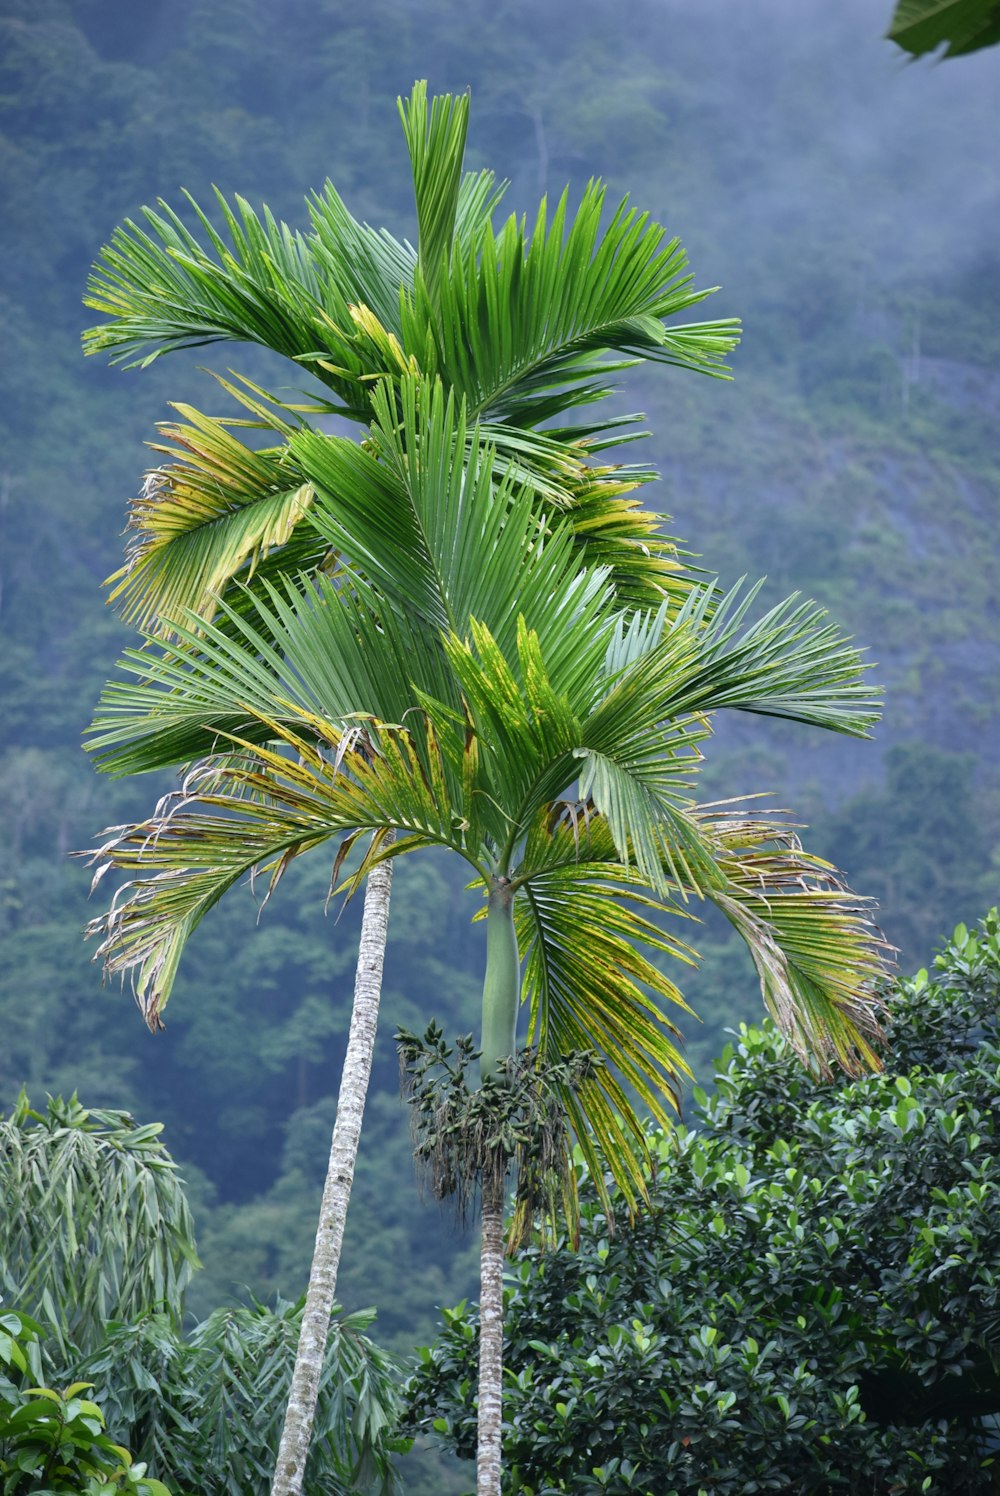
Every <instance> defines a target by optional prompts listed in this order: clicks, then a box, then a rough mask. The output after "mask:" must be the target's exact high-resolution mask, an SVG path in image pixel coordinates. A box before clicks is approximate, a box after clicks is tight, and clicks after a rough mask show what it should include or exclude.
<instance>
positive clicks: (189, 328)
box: [84, 193, 372, 419]
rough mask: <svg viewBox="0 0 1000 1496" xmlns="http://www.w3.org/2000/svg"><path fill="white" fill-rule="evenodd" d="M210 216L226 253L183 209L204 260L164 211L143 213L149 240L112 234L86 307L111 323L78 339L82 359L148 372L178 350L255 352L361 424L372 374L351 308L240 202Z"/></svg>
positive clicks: (291, 243) (129, 228)
mask: <svg viewBox="0 0 1000 1496" xmlns="http://www.w3.org/2000/svg"><path fill="white" fill-rule="evenodd" d="M216 197H217V202H218V206H219V209H220V212H221V214H222V217H223V220H224V222H225V225H226V229H227V232H228V234H229V239H230V243H229V244H227V243H226V242H225V240H224V238H223V237H222V235H221V234H220V233H219V232H218V231H217V230H216V229H215V228H214V226H213V225H212V223H211V221H210V220H209V218H208V216H207V214H206V213H205V212H203V210H202V209H201V208H200V207H199V206H198V204H197V203H196V202H195V201H194V199H193V198H190V197H189V198H188V201H189V203H190V205H191V208H192V210H193V212H194V213H195V215H196V216H197V218H198V221H199V223H200V225H201V228H202V230H203V232H204V234H205V237H206V240H207V241H208V244H209V245H210V246H211V252H210V251H209V250H208V249H206V248H205V247H204V245H203V244H202V243H201V242H200V241H199V240H198V238H197V237H196V235H195V234H194V233H192V231H191V230H190V229H189V228H188V227H187V226H186V224H185V223H184V221H183V220H182V218H181V217H180V216H179V214H177V213H176V212H175V211H174V209H173V208H171V207H169V205H168V204H166V203H164V202H162V201H161V202H160V203H159V204H158V208H159V211H156V210H154V209H153V208H144V209H143V217H144V218H145V220H146V224H147V226H148V232H147V231H146V230H145V229H143V228H142V227H140V225H139V224H137V223H135V222H134V221H133V220H131V219H127V220H126V221H125V223H124V225H122V226H121V227H120V228H118V229H116V230H115V233H114V235H113V236H112V239H111V242H110V244H107V245H105V246H104V248H103V249H102V250H101V253H100V255H99V257H98V260H97V262H96V264H95V266H94V269H93V271H92V273H91V276H90V279H89V281H88V286H87V295H86V297H85V304H86V305H87V306H88V307H90V308H91V309H92V310H94V311H97V312H101V313H103V314H104V315H105V317H106V318H107V319H108V320H107V321H105V322H103V323H100V324H98V326H96V327H92V328H89V329H88V330H87V331H86V332H85V333H84V348H85V351H86V352H88V353H96V352H100V351H107V352H108V353H110V355H111V358H112V361H113V362H122V361H123V360H128V361H129V366H130V367H131V366H134V365H136V364H138V365H140V366H144V365H146V364H149V363H151V362H152V361H153V360H154V359H156V358H158V357H159V356H160V355H161V354H163V353H167V352H169V351H170V350H171V349H175V348H194V347H200V346H202V345H203V344H205V343H213V342H218V341H220V340H235V341H237V342H252V343H259V344H261V345H262V346H264V347H265V348H271V349H273V350H274V351H275V352H277V353H281V354H284V355H285V356H286V357H288V358H291V359H295V360H297V361H299V362H306V363H308V365H309V367H310V368H311V369H312V370H313V372H314V373H315V374H316V375H317V377H318V378H319V379H320V380H321V381H322V382H324V383H326V384H327V385H329V386H330V387H331V388H332V389H333V390H334V391H335V392H336V394H337V395H338V397H339V399H340V401H341V408H342V410H343V413H345V414H348V415H351V416H354V417H358V418H361V419H363V418H364V414H365V411H366V408H367V401H366V400H365V398H364V389H363V386H361V385H359V383H358V381H359V380H360V379H361V378H362V377H363V376H364V375H365V374H369V373H371V372H372V371H371V369H370V368H368V367H366V365H365V362H364V359H363V358H362V356H361V355H360V354H359V351H358V348H357V346H356V341H355V339H354V336H353V327H352V324H351V320H350V313H349V303H348V301H347V299H346V298H345V297H344V295H343V294H342V292H341V291H340V289H339V287H338V285H337V283H336V281H335V280H334V279H333V278H332V277H331V274H330V269H329V267H328V265H326V264H321V263H320V262H319V261H318V260H317V258H316V256H315V255H314V253H313V252H312V248H311V246H310V244H309V242H308V241H307V239H306V238H305V236H303V235H302V234H301V233H298V232H297V231H293V230H292V229H290V228H289V227H288V226H287V225H286V224H283V223H277V222H276V221H275V219H274V218H273V217H272V215H271V213H270V212H269V211H268V210H267V209H265V210H264V214H263V218H262V219H261V218H258V217H257V215H256V214H255V213H254V211H253V209H252V208H251V207H250V205H249V204H248V203H247V202H245V201H244V200H243V199H242V198H237V199H236V200H235V207H231V206H230V205H229V203H228V202H227V201H226V199H225V198H224V197H223V196H222V194H221V193H217V194H216Z"/></svg>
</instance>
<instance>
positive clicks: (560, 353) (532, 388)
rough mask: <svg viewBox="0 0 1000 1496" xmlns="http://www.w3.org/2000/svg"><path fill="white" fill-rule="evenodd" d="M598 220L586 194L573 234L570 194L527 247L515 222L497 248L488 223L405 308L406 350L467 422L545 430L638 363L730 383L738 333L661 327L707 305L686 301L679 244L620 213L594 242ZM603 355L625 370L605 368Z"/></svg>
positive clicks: (717, 327)
mask: <svg viewBox="0 0 1000 1496" xmlns="http://www.w3.org/2000/svg"><path fill="white" fill-rule="evenodd" d="M603 208H604V188H603V186H602V185H601V184H600V183H591V184H590V185H589V186H588V188H587V189H586V191H585V193H584V197H583V201H582V202H581V204H580V207H579V209H578V210H577V213H576V215H575V216H574V217H573V219H572V221H571V222H569V223H567V197H566V195H565V194H564V195H563V197H562V198H561V200H560V202H559V205H558V207H557V209H556V212H555V215H554V217H553V220H552V222H551V224H549V223H548V220H547V213H546V207H545V203H544V201H543V204H542V206H541V208H540V210H539V214H538V217H537V219H536V222H535V226H534V230H533V233H532V235H531V237H530V239H529V237H528V236H527V232H526V229H525V226H524V224H523V223H520V224H519V223H518V221H517V220H516V219H513V218H511V219H510V220H509V221H508V222H507V224H506V225H505V226H504V228H503V229H502V230H501V232H500V234H499V236H497V237H494V235H493V232H492V229H491V228H490V226H489V224H488V223H486V224H484V227H483V231H482V234H481V235H480V238H479V240H478V243H476V244H473V245H472V246H470V248H469V250H468V251H467V252H466V253H465V254H464V255H461V256H455V257H454V259H453V261H452V264H451V268H450V272H449V274H448V275H447V277H442V280H441V284H440V288H439V295H438V298H437V299H436V300H433V301H432V299H431V298H430V296H429V295H427V294H426V292H422V290H421V288H420V287H419V286H417V287H415V289H414V293H413V297H412V299H410V298H406V299H404V304H403V318H402V341H403V344H404V347H406V348H408V349H412V350H413V351H414V352H417V353H418V357H420V360H421V367H422V368H424V370H425V372H428V373H437V374H439V375H440V376H441V378H442V379H443V380H444V381H445V383H446V384H447V385H448V386H449V387H450V388H454V389H455V390H457V391H458V392H459V393H460V394H462V395H464V396H465V397H466V399H467V400H468V402H469V408H470V411H471V412H472V413H473V414H474V415H476V416H482V417H484V418H485V419H488V420H497V421H505V422H508V423H510V424H512V425H536V424H538V422H539V421H541V420H550V419H552V418H553V417H554V416H556V415H557V414H559V413H561V412H565V411H568V410H570V409H572V408H573V407H574V406H576V405H579V404H586V403H589V402H590V401H592V400H594V399H600V398H601V397H602V396H603V395H604V394H606V393H607V392H608V390H609V388H610V386H609V383H608V380H609V376H610V375H611V374H613V373H615V372H617V371H619V370H621V369H622V368H624V367H627V364H628V361H629V359H631V358H633V357H641V358H651V359H654V360H655V361H657V362H664V363H672V364H677V365H679V366H682V367H686V368H693V369H698V370H700V371H702V372H706V373H714V374H722V373H725V368H724V364H723V360H724V358H725V355H726V354H727V353H728V352H729V351H731V349H732V347H733V345H734V343H735V341H736V336H737V334H736V329H737V324H736V322H735V321H733V320H728V321H721V322H712V323H702V324H696V325H684V326H671V327H668V326H666V325H665V323H666V319H668V318H672V317H676V316H677V315H679V314H680V313H682V312H684V311H685V310H687V309H688V308H690V307H691V306H693V305H695V304H696V303H697V302H699V301H701V300H703V299H704V297H705V296H706V295H708V294H710V293H709V292H706V291H701V292H699V291H694V290H692V289H691V284H690V277H689V276H688V275H686V274H685V271H686V259H685V256H684V253H683V250H682V249H681V247H680V245H679V244H678V242H677V241H676V240H669V241H665V235H664V231H663V229H662V228H661V227H660V226H659V225H658V224H655V223H652V222H651V221H650V219H649V217H648V215H645V214H639V213H637V212H636V211H635V210H634V209H630V208H629V207H628V204H627V202H623V203H622V204H621V205H620V206H619V208H618V210H617V211H616V212H615V214H614V215H613V217H612V219H611V222H610V223H609V224H608V226H607V228H606V230H605V231H604V233H603V234H601V232H600V223H601V216H602V212H603ZM424 349H426V350H428V351H427V354H426V355H424V354H422V353H421V352H419V350H424ZM609 351H610V352H616V353H619V354H625V355H627V358H626V359H625V361H624V362H623V361H622V360H621V359H620V358H619V359H618V360H617V361H615V362H612V363H610V364H607V363H605V361H604V358H603V355H604V354H605V353H607V352H609ZM431 357H432V358H433V362H432V363H431V362H429V361H428V360H429V359H430V358H431Z"/></svg>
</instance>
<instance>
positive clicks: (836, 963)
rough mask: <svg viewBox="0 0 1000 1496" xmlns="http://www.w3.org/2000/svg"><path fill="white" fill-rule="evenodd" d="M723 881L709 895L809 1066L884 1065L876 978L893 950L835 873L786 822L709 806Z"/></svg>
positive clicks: (866, 906) (854, 1069)
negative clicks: (805, 847) (734, 932)
mask: <svg viewBox="0 0 1000 1496" xmlns="http://www.w3.org/2000/svg"><path fill="white" fill-rule="evenodd" d="M703 825H704V827H705V830H706V832H707V833H708V834H709V835H711V836H712V837H713V838H716V839H717V841H718V846H719V855H718V864H717V865H718V869H719V873H720V875H721V878H720V881H718V882H717V883H715V884H714V885H709V886H706V887H705V888H704V890H703V892H704V893H705V894H706V896H707V897H708V898H709V899H711V901H712V902H713V903H715V904H716V905H718V907H719V908H720V909H721V910H722V911H723V913H724V914H725V915H726V917H727V918H728V919H729V920H730V922H731V923H732V924H733V925H734V927H735V928H736V929H737V930H738V931H739V933H740V935H741V936H742V937H743V939H744V941H745V942H746V944H747V947H748V949H749V951H750V954H751V956H752V957H753V960H754V964H755V966H756V968H757V973H758V976H759V977H760V984H761V991H762V992H763V995H764V1001H765V1003H766V1004H767V1007H768V1009H769V1010H770V1012H771V1014H772V1015H773V1017H774V1019H775V1021H776V1022H777V1023H778V1025H779V1027H780V1028H781V1030H782V1032H783V1033H784V1034H785V1035H786V1036H787V1037H788V1039H789V1040H790V1041H791V1043H792V1045H793V1046H794V1048H795V1050H796V1051H797V1053H798V1054H799V1055H800V1056H801V1057H802V1059H803V1061H804V1062H806V1063H813V1064H815V1065H817V1066H818V1068H819V1069H820V1071H821V1072H822V1073H823V1074H829V1073H830V1070H831V1065H832V1064H833V1063H836V1064H837V1065H838V1066H840V1068H841V1069H844V1070H846V1071H847V1072H848V1073H849V1074H855V1075H856V1074H861V1073H863V1072H864V1071H865V1070H871V1069H878V1068H879V1066H880V1061H879V1059H878V1056H877V1054H876V1053H875V1050H874V1048H873V1047H872V1046H873V1043H874V1041H875V1040H876V1039H877V1038H878V1037H879V1034H880V1028H879V1012H880V1007H881V1001H880V998H879V995H878V987H879V984H880V983H881V982H882V981H883V980H884V977H885V974H886V958H887V956H888V955H889V954H890V951H891V948H890V947H889V946H887V945H886V944H885V942H884V941H883V939H882V937H881V935H880V933H879V931H878V930H877V928H876V926H875V924H874V921H873V918H872V916H873V912H874V908H875V905H874V902H873V901H872V900H871V899H864V898H860V897H859V896H858V895H857V894H855V893H852V892H851V890H850V889H849V888H848V887H847V886H846V885H845V884H844V883H843V882H842V881H841V879H840V877H839V875H838V874H837V872H836V869H834V868H832V867H831V866H830V864H829V863H827V862H824V861H823V859H822V858H819V857H815V856H811V855H810V854H809V853H808V852H805V851H804V850H803V848H802V846H801V844H800V842H799V840H798V838H797V837H796V836H795V834H794V833H793V832H792V831H791V830H790V829H789V828H788V827H787V826H786V825H783V824H782V823H781V822H780V821H777V820H773V819H771V820H767V819H750V818H748V817H746V816H743V815H741V814H740V813H739V812H737V811H728V810H720V811H716V812H709V813H707V814H706V815H705V817H704V818H703Z"/></svg>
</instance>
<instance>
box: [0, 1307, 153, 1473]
mask: <svg viewBox="0 0 1000 1496" xmlns="http://www.w3.org/2000/svg"><path fill="white" fill-rule="evenodd" d="M43 1343H44V1341H43V1336H42V1331H41V1328H40V1326H39V1325H37V1324H36V1323H35V1321H34V1320H32V1319H30V1318H29V1317H28V1316H27V1315H26V1314H13V1313H2V1312H0V1489H2V1490H3V1493H4V1496H29V1493H32V1492H38V1493H49V1492H62V1491H65V1492H67V1493H68V1492H72V1493H74V1496H115V1493H117V1496H170V1492H169V1490H168V1489H167V1487H166V1486H165V1485H163V1483H162V1482H161V1481H158V1480H154V1479H153V1477H152V1476H149V1475H147V1474H146V1464H145V1462H142V1463H139V1464H135V1463H133V1460H132V1456H131V1455H130V1454H129V1452H128V1450H127V1449H123V1448H122V1447H121V1445H119V1444H115V1443H114V1442H113V1441H112V1439H111V1438H109V1436H108V1435H107V1434H106V1433H105V1431H104V1430H105V1419H104V1414H103V1413H102V1411H101V1409H100V1407H98V1405H97V1403H95V1402H94V1401H93V1400H92V1399H90V1398H88V1397H86V1396H84V1394H85V1393H87V1392H89V1391H90V1390H91V1388H92V1386H93V1383H91V1382H74V1383H72V1384H71V1385H70V1386H69V1387H66V1388H64V1389H62V1390H60V1391H56V1390H55V1389H54V1388H52V1387H39V1386H33V1385H31V1384H32V1382H34V1381H35V1377H36V1373H37V1369H38V1367H39V1365H40V1362H41V1356H40V1354H39V1349H40V1346H41V1345H42V1344H43Z"/></svg>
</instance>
